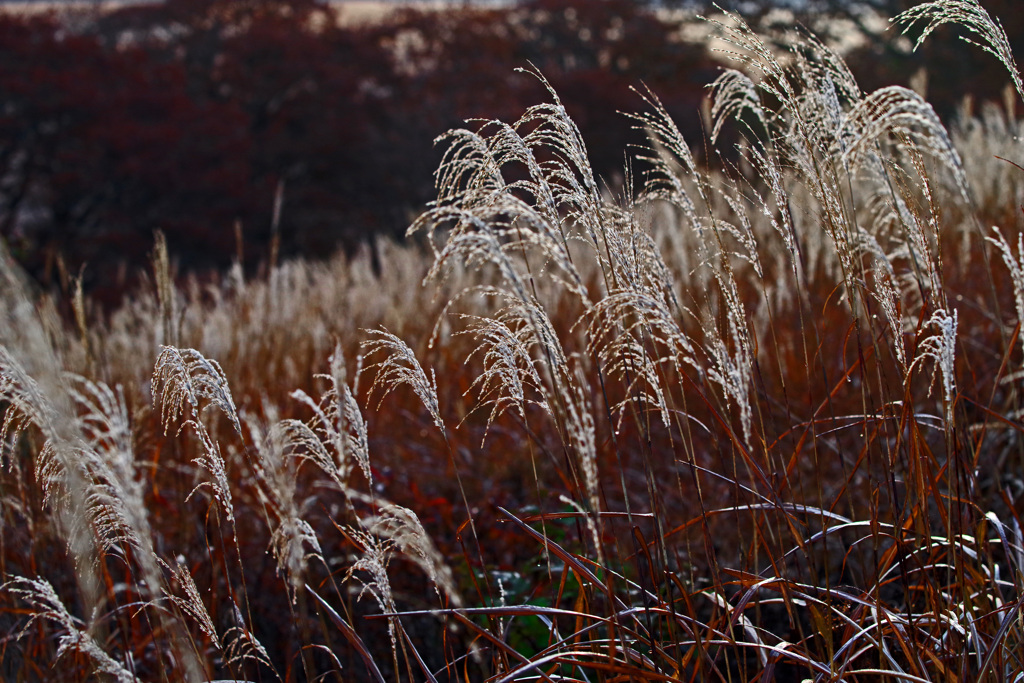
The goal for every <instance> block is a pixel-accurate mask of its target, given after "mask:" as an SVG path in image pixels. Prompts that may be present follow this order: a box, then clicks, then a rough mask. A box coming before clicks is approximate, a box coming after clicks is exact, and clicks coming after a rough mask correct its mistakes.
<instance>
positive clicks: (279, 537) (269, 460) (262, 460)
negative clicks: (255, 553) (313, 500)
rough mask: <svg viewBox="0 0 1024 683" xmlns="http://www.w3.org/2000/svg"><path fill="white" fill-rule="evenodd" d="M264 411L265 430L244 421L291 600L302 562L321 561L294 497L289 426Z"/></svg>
mask: <svg viewBox="0 0 1024 683" xmlns="http://www.w3.org/2000/svg"><path fill="white" fill-rule="evenodd" d="M267 412H268V419H269V421H270V422H271V424H272V426H271V427H270V428H269V429H266V428H264V427H263V426H262V425H260V423H259V421H257V420H256V419H254V418H248V417H246V420H245V422H246V424H247V425H248V427H249V432H250V434H252V440H253V443H255V444H256V447H255V452H256V461H255V463H254V467H253V470H254V472H255V474H256V477H257V479H258V481H259V482H260V483H261V484H262V486H261V487H260V488H259V492H260V495H261V497H262V498H263V500H264V503H265V504H266V505H267V507H268V508H269V510H270V511H271V512H272V513H273V515H274V517H275V518H276V519H275V520H274V521H273V522H272V523H271V524H272V527H273V532H272V534H271V538H270V547H271V550H272V551H273V554H274V559H275V560H276V561H277V568H278V571H279V572H283V573H284V574H285V575H286V576H287V577H288V579H289V580H290V582H291V586H292V589H293V591H294V592H293V594H292V600H293V601H294V600H296V599H297V597H298V592H299V591H300V590H301V589H302V586H303V576H304V575H305V570H306V563H307V562H308V560H309V559H310V558H317V559H320V560H323V550H322V549H321V547H320V541H319V539H318V538H317V535H316V532H315V531H314V530H313V527H312V526H310V524H309V522H307V521H306V520H305V519H303V517H302V512H303V511H302V510H301V509H300V507H299V505H298V503H297V502H296V500H295V497H296V491H297V488H298V486H297V481H296V477H297V476H298V468H297V467H296V464H295V459H294V457H292V455H293V451H292V450H291V448H292V445H293V442H292V440H291V438H290V433H291V430H290V428H289V425H287V424H285V425H282V423H281V422H278V421H276V419H274V415H275V414H276V411H275V410H272V409H270V408H268V409H267ZM306 548H309V550H308V551H307V550H306Z"/></svg>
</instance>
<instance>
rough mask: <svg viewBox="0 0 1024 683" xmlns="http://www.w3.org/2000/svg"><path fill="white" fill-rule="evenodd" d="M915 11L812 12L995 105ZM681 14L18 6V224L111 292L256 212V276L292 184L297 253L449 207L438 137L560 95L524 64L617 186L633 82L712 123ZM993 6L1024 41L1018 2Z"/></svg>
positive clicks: (583, 7)
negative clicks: (358, 16)
mask: <svg viewBox="0 0 1024 683" xmlns="http://www.w3.org/2000/svg"><path fill="white" fill-rule="evenodd" d="M907 2H908V0H871V1H870V2H861V3H856V4H849V3H842V2H839V0H808V2H807V3H805V4H802V5H800V6H799V7H796V8H794V9H793V12H794V13H795V16H796V20H797V21H800V22H803V23H805V24H807V25H808V26H810V27H812V28H815V29H818V30H821V29H822V25H821V24H822V23H823V22H824V24H825V26H826V28H827V26H829V25H832V26H839V25H840V24H839V23H836V22H837V21H838V19H842V20H843V22H842V25H843V26H846V27H849V26H860V27H861V28H862V29H863V30H864V31H865V32H866V36H867V39H866V40H864V41H863V43H862V45H861V46H860V47H858V48H856V49H854V50H853V51H852V52H851V53H850V55H849V61H850V64H851V66H852V67H853V68H854V70H855V72H856V74H857V76H858V77H859V78H860V79H861V82H862V83H863V85H864V87H865V88H875V87H878V86H880V85H883V84H888V83H893V82H898V83H906V82H907V81H908V80H909V79H910V77H911V76H912V75H913V74H914V73H915V72H917V71H918V70H919V69H920V68H921V66H922V65H924V64H928V68H929V69H930V70H931V73H936V74H938V73H941V74H942V77H941V78H932V79H931V83H930V84H929V98H930V99H931V100H932V101H933V102H934V103H935V104H936V106H937V107H938V108H939V110H940V111H942V112H943V113H945V114H950V113H951V112H953V111H954V110H955V108H956V107H957V106H958V105H959V97H960V94H961V93H963V92H965V91H966V90H969V91H971V92H974V93H975V94H976V95H977V96H978V97H983V98H998V97H999V96H1000V93H1001V91H1002V88H1003V87H1004V85H1005V82H1006V77H1005V75H1004V71H1003V70H1002V69H1001V68H1000V67H999V66H998V65H997V64H995V63H994V60H992V58H991V57H990V56H988V55H987V54H984V53H983V52H981V51H980V50H978V49H975V48H969V47H966V46H965V45H964V44H963V43H962V42H961V41H959V40H957V39H956V36H955V33H954V32H953V31H945V32H942V33H941V34H940V35H938V36H936V38H937V39H932V40H930V41H929V42H928V43H927V44H926V45H925V47H924V48H923V49H922V51H921V52H919V53H916V54H911V53H910V52H909V49H907V48H908V47H909V45H908V44H904V45H902V47H901V45H900V44H899V43H897V44H896V47H892V46H891V44H890V43H891V41H888V40H882V39H881V38H880V37H879V36H877V35H876V34H877V32H878V29H877V26H878V25H879V22H878V21H877V17H880V16H881V17H884V16H887V15H890V14H892V13H894V12H896V11H898V10H899V9H902V8H903V7H904V6H905V4H906V3H907ZM665 4H672V3H657V7H655V3H645V2H636V1H633V0H592V1H589V2H574V1H570V0H528V1H526V2H520V3H515V4H511V5H506V6H494V5H485V6H473V5H471V4H468V3H467V4H457V5H453V6H452V7H450V8H448V9H446V10H444V11H437V10H436V9H423V8H418V7H416V6H415V5H410V6H407V7H406V8H404V9H401V10H398V11H395V12H392V13H390V14H387V15H386V16H382V17H381V18H380V19H379V20H378V21H373V22H369V23H362V24H357V23H353V22H351V21H346V20H345V12H346V9H345V8H344V6H343V5H342V6H337V5H328V4H323V3H321V2H317V1H316V0H288V1H286V0H212V1H211V0H166V2H160V3H148V4H140V5H134V6H132V5H128V6H123V7H120V8H117V9H114V10H110V11H103V12H96V13H93V14H90V15H85V16H83V15H75V16H73V17H70V16H58V15H53V14H42V15H39V14H36V15H31V14H15V13H4V14H0V235H2V236H3V238H4V239H5V240H6V241H7V242H8V244H9V245H10V247H11V250H12V252H13V253H14V254H15V255H16V257H17V258H18V259H19V260H20V261H21V262H22V263H23V264H24V265H25V266H26V268H28V270H29V271H30V273H31V274H32V275H33V276H35V277H36V279H37V280H38V281H39V282H40V283H42V284H43V285H44V286H59V285H60V284H62V283H65V284H66V281H67V279H68V278H67V276H68V274H74V273H76V272H78V271H79V269H80V268H81V267H82V265H83V264H87V267H86V270H85V280H86V284H87V285H88V286H89V287H91V288H92V289H94V290H100V291H101V295H102V291H106V292H108V295H107V296H108V298H109V299H111V300H113V299H114V298H116V296H117V294H118V292H121V291H123V290H124V288H125V287H127V286H129V285H130V281H131V279H132V277H133V276H134V274H135V272H136V271H137V270H138V266H139V265H140V264H141V263H142V262H144V260H145V257H146V254H147V253H148V251H149V249H150V245H151V244H152V233H153V231H154V230H163V231H164V232H165V233H166V234H167V236H168V240H169V243H170V246H171V249H172V251H173V253H175V254H176V255H177V257H178V258H179V259H180V263H181V265H182V266H183V267H186V268H188V269H192V270H205V269H212V268H222V267H224V266H226V265H227V264H228V263H230V261H231V259H232V258H233V257H234V256H235V254H236V253H237V252H236V244H235V234H236V233H235V226H236V225H240V226H241V228H242V234H243V235H244V243H245V253H246V255H247V260H248V264H247V265H248V266H249V267H250V268H252V267H255V266H256V264H257V263H259V262H260V261H261V260H264V259H265V258H266V256H267V254H268V252H269V247H268V244H269V241H270V239H271V231H272V223H273V220H274V218H273V217H274V213H275V212H274V203H275V196H276V195H277V194H278V191H279V189H280V195H281V199H282V201H281V206H280V209H281V211H280V231H281V249H282V254H283V255H284V256H287V255H289V254H305V255H326V254H329V253H331V252H333V251H334V250H335V249H337V248H344V249H348V250H352V249H356V248H358V247H359V245H360V244H362V243H364V242H365V241H366V240H367V239H368V238H371V237H373V236H375V235H392V236H396V235H400V234H402V233H403V232H404V230H405V227H406V226H407V224H408V223H409V221H410V219H411V217H412V216H414V215H415V214H416V213H417V212H418V211H419V210H420V209H421V207H422V206H423V205H424V204H425V203H426V202H428V201H429V200H430V199H431V198H432V197H433V194H434V191H433V179H432V172H433V170H434V169H435V168H436V166H437V163H438V160H439V154H440V150H438V149H436V148H435V147H434V146H433V139H434V137H435V136H436V135H438V134H439V133H441V132H443V131H444V130H447V129H448V128H451V127H455V126H460V125H465V123H464V122H465V121H466V120H467V119H473V118H500V119H504V120H514V119H515V118H516V117H517V116H518V115H519V114H520V113H521V112H522V111H523V110H524V109H525V108H526V107H528V106H529V105H531V104H534V103H536V102H538V101H541V100H543V99H544V98H545V97H547V96H546V94H545V93H544V92H543V89H542V87H541V86H540V84H539V83H538V82H537V80H536V79H535V78H533V77H530V76H527V75H524V74H522V73H517V72H516V71H515V69H516V68H518V67H526V66H528V65H530V64H533V65H535V66H536V67H537V68H538V69H539V70H540V71H541V72H542V73H543V74H544V75H545V76H546V77H547V78H548V79H549V80H550V82H551V84H552V85H553V86H554V87H555V88H556V90H557V91H558V92H559V94H560V96H561V97H562V99H563V101H564V103H565V105H566V107H567V109H568V110H569V112H570V114H571V115H572V117H573V118H574V119H575V120H576V121H577V122H578V124H579V126H580V128H581V130H582V132H583V135H584V138H585V139H586V140H587V142H588V144H589V145H590V148H589V152H590V154H591V157H592V161H593V164H594V166H595V168H596V170H597V172H598V174H599V175H600V176H601V177H602V178H603V179H604V180H605V182H606V183H607V184H608V185H609V186H610V187H612V188H614V187H615V186H616V185H617V184H618V183H619V182H620V180H621V176H622V168H623V164H624V156H623V155H624V151H625V150H627V149H628V147H629V145H630V144H633V143H636V142H639V141H640V140H641V137H640V135H641V134H640V133H638V132H637V131H635V130H633V126H632V123H631V122H630V121H629V120H628V119H627V118H626V117H624V116H622V115H621V114H620V113H619V112H621V111H634V110H636V109H638V108H640V107H641V106H642V104H641V101H640V99H639V97H638V96H637V95H636V94H635V93H634V92H632V91H631V90H630V88H631V87H641V86H642V84H646V85H647V86H649V87H650V88H651V89H652V90H653V91H654V92H656V93H657V94H658V96H659V97H660V98H661V99H662V100H663V102H664V103H665V104H666V106H667V108H668V109H669V111H670V113H671V114H672V115H673V117H675V119H676V120H677V121H678V122H680V124H681V126H682V127H683V128H684V131H683V132H684V134H686V136H687V138H688V139H690V140H692V141H693V142H694V145H695V147H697V148H700V147H701V145H700V144H699V142H700V140H701V137H702V134H703V133H702V127H701V123H700V118H699V113H698V112H699V111H700V104H701V100H702V99H703V97H704V94H705V86H706V85H707V84H708V83H710V82H711V81H712V80H713V79H714V78H715V76H716V75H717V72H718V68H719V67H718V65H717V63H716V62H715V56H714V55H712V54H709V53H707V51H706V49H705V47H704V46H703V45H701V44H698V43H693V42H687V41H685V40H683V39H681V38H680V32H679V23H678V21H679V20H680V19H679V18H678V17H679V16H680V15H679V14H672V13H666V12H665V11H664V7H663V6H664V5H665ZM725 5H726V6H727V7H733V8H736V9H739V10H742V11H743V12H744V13H746V14H747V15H748V16H749V17H751V21H752V22H754V23H760V24H770V23H771V22H772V21H776V20H778V17H779V16H783V17H784V15H779V14H778V13H777V12H774V13H773V12H772V11H771V10H772V9H774V8H777V7H778V3H776V2H772V1H770V0H742V1H740V0H733V2H732V3H731V4H730V3H725ZM986 5H987V6H988V7H989V9H990V10H991V11H992V12H993V14H994V15H995V16H1000V17H1001V18H1002V19H1003V21H1004V22H1005V26H1006V29H1007V31H1008V33H1009V34H1010V36H1011V40H1012V41H1014V47H1015V49H1018V50H1019V51H1020V52H1021V53H1024V50H1021V47H1024V46H1020V45H1019V42H1020V40H1021V37H1022V35H1024V26H1022V25H1021V22H1024V17H1022V16H1021V14H1020V13H1019V12H1014V11H1013V9H1014V8H1013V7H1012V6H1011V0H989V1H988V2H986ZM823 17H825V18H826V19H827V21H825V20H824V19H823ZM786 21H787V22H788V23H787V26H789V27H791V26H792V20H791V19H788V20H786ZM829 22H831V24H830V23H829ZM872 32H874V33H872ZM875 38H878V39H875ZM471 125H478V124H471Z"/></svg>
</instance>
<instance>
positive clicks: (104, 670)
mask: <svg viewBox="0 0 1024 683" xmlns="http://www.w3.org/2000/svg"><path fill="white" fill-rule="evenodd" d="M0 591H7V592H9V593H11V594H13V595H16V596H18V597H19V598H21V599H22V600H24V601H25V602H26V603H28V605H29V609H30V615H29V619H28V623H27V624H25V625H24V626H23V627H22V628H21V629H20V630H19V631H18V632H17V633H15V634H14V636H15V638H21V637H22V636H24V635H25V633H26V632H27V631H28V630H29V627H30V626H31V625H32V623H33V622H35V621H38V620H40V619H44V620H47V621H51V622H53V623H55V624H56V625H57V626H59V627H61V628H62V629H63V630H64V634H63V635H61V637H60V640H59V641H58V647H57V657H61V656H63V655H64V654H67V653H68V652H81V653H84V654H85V655H87V656H88V657H89V659H91V660H92V663H93V666H94V667H95V668H94V672H95V673H96V674H100V675H105V676H113V677H114V678H115V679H116V680H117V681H118V682H119V683H135V681H136V680H137V679H136V677H135V675H134V674H132V672H131V671H129V670H128V669H127V668H125V666H124V664H122V663H121V662H119V661H117V660H116V659H114V658H113V657H111V656H110V655H109V654H107V652H106V650H104V649H103V648H102V647H101V646H100V644H99V643H97V642H96V639H95V638H93V637H92V635H90V634H89V632H88V629H83V628H82V626H81V621H80V620H79V619H77V618H75V617H74V616H72V615H71V613H70V612H68V608H67V607H66V606H65V605H64V602H63V601H62V600H61V599H60V597H59V596H58V595H57V592H56V591H55V590H54V589H53V586H51V585H50V582H49V581H46V580H45V579H38V578H37V579H27V578H24V577H20V576H17V577H14V578H13V579H12V580H11V581H8V582H7V583H5V584H4V585H3V586H0Z"/></svg>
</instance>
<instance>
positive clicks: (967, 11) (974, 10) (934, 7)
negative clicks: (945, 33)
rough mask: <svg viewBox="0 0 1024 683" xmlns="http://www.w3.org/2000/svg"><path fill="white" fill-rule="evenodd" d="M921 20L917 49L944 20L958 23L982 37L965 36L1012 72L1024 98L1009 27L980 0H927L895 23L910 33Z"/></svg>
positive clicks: (1015, 85)
mask: <svg viewBox="0 0 1024 683" xmlns="http://www.w3.org/2000/svg"><path fill="white" fill-rule="evenodd" d="M919 22H921V23H924V29H922V31H921V35H919V36H918V37H917V40H916V41H914V49H917V48H918V47H920V46H921V44H922V43H924V41H925V40H926V39H927V38H928V36H930V35H931V34H932V31H934V30H935V29H937V28H938V27H940V26H942V25H943V24H956V25H958V26H963V27H964V28H966V29H968V30H969V31H971V32H972V33H974V34H975V35H977V36H978V38H980V42H979V41H975V40H971V39H970V38H966V37H962V39H963V40H964V41H966V42H968V43H971V44H972V45H977V46H978V47H980V48H981V49H982V50H984V51H985V52H988V53H989V54H990V55H992V56H993V57H995V58H996V59H998V60H999V61H1000V62H1002V64H1003V66H1005V67H1006V70H1007V71H1009V72H1010V78H1012V79H1013V85H1014V87H1015V88H1016V89H1017V93H1018V94H1020V96H1021V97H1022V98H1024V81H1022V80H1021V75H1020V71H1018V69H1017V62H1016V61H1015V60H1014V58H1013V50H1011V49H1010V40H1009V38H1007V37H1006V31H1004V30H1003V25H1002V24H1001V23H1000V22H999V20H998V19H993V18H992V17H991V16H990V15H989V13H988V12H987V11H986V10H985V8H984V7H982V6H981V4H980V3H979V2H978V1H977V0H937V1H936V2H925V3H922V4H920V5H917V6H916V7H911V8H910V9H908V10H907V11H905V12H903V13H902V14H900V15H899V16H897V17H896V18H895V19H894V20H893V23H894V24H896V25H897V26H902V27H903V33H907V32H908V31H910V30H911V29H912V28H914V26H915V25H917V24H918V23H919Z"/></svg>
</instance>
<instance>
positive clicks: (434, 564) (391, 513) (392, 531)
mask: <svg viewBox="0 0 1024 683" xmlns="http://www.w3.org/2000/svg"><path fill="white" fill-rule="evenodd" d="M376 504H377V509H378V512H377V514H376V515H371V516H369V517H363V518H360V519H359V524H360V525H362V526H363V528H364V529H366V530H367V531H369V532H370V533H371V534H373V535H374V536H376V537H377V538H378V539H383V540H386V541H388V542H390V543H392V544H393V545H394V547H395V548H396V549H397V550H398V551H399V552H400V553H401V554H402V555H403V556H404V557H406V558H407V559H409V560H411V561H412V562H413V563H414V564H416V566H418V567H419V568H420V569H422V570H423V571H424V573H426V575H427V576H429V577H430V580H431V582H433V584H434V590H438V589H440V590H441V591H444V593H445V595H447V596H448V598H449V599H450V600H451V602H452V605H453V606H455V607H459V606H461V605H462V597H461V596H460V595H459V592H458V589H457V588H456V586H455V578H454V577H453V576H452V570H451V568H450V567H449V566H448V564H447V563H446V562H445V560H444V557H443V556H442V555H441V553H440V552H439V551H438V549H437V546H435V545H434V542H433V541H432V540H430V536H429V535H427V531H426V529H424V528H423V523H422V522H420V518H419V517H418V516H417V515H416V513H415V512H413V511H412V510H410V509H408V508H405V507H402V506H401V505H396V504H395V503H391V502H389V501H382V500H377V501H376ZM382 547H383V546H382ZM384 566H385V567H386V566H387V562H385V563H384Z"/></svg>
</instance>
